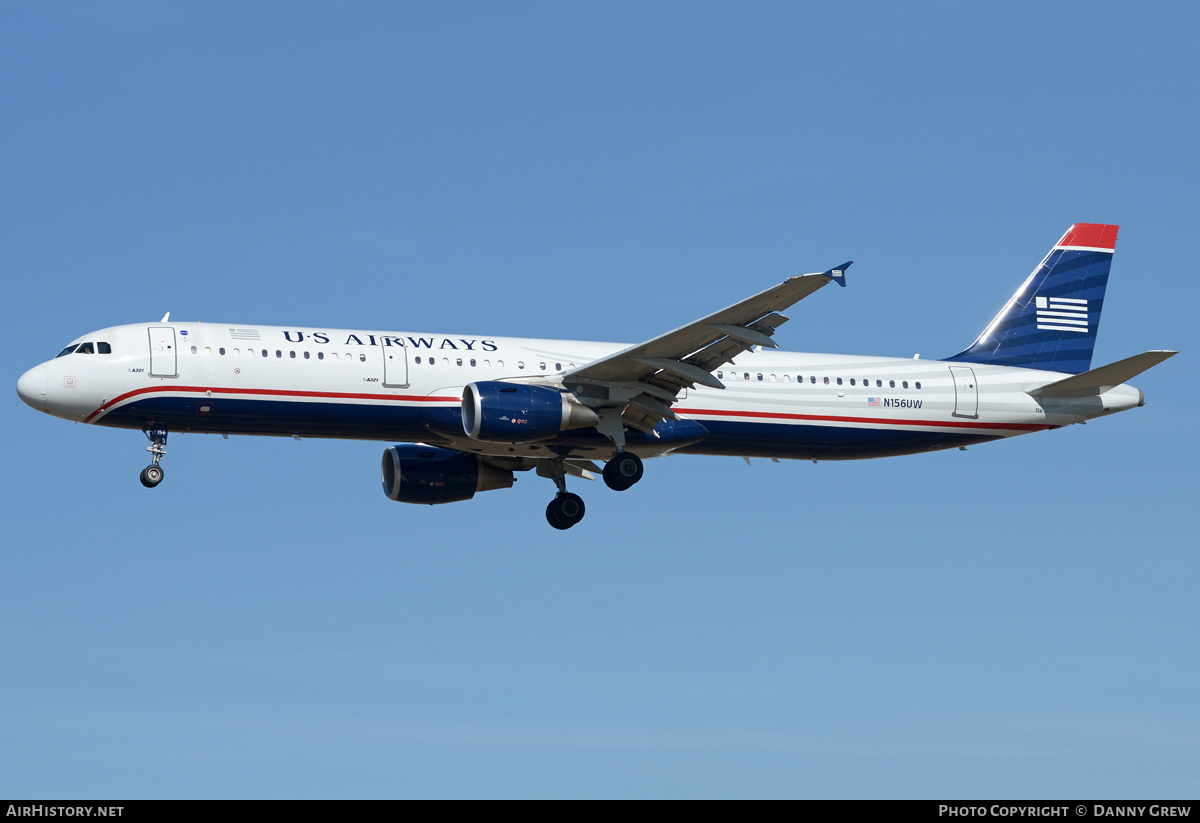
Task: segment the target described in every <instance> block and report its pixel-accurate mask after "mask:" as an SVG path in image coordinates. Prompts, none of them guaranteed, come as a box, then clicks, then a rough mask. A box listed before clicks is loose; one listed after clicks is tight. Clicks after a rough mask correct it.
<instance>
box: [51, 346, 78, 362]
mask: <svg viewBox="0 0 1200 823" xmlns="http://www.w3.org/2000/svg"><path fill="white" fill-rule="evenodd" d="M78 345H79V344H78V343H72V344H71V345H70V346H67V347H66V348H65V349H63V350H62V351H60V352H59V353H58V354H56V355H54V357H55V359H58V358H59V357H66V356H67V355H68V354H70V353H71V352H73V351H75V347H76V346H78Z"/></svg>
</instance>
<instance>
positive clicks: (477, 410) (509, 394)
mask: <svg viewBox="0 0 1200 823" xmlns="http://www.w3.org/2000/svg"><path fill="white" fill-rule="evenodd" d="M462 421H463V431H465V432H466V433H467V436H468V437H470V438H472V439H473V440H483V441H485V442H488V443H533V442H536V441H538V440H545V439H546V438H548V437H553V436H554V435H556V434H558V433H559V432H560V431H566V430H568V429H584V428H587V427H588V426H594V425H596V424H597V423H598V422H600V421H599V418H598V417H597V416H596V413H595V412H594V411H592V410H591V409H589V408H588V407H587V406H584V405H583V404H582V403H579V402H578V401H576V400H574V399H572V398H571V396H570V395H568V394H563V393H562V392H558V391H555V390H554V389H550V388H546V387H545V386H531V385H528V384H526V383H500V382H497V381H493V380H489V381H483V382H479V383H471V384H469V385H468V386H467V387H466V388H464V389H463V398H462Z"/></svg>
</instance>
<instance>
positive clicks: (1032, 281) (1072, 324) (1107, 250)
mask: <svg viewBox="0 0 1200 823" xmlns="http://www.w3.org/2000/svg"><path fill="white" fill-rule="evenodd" d="M1116 245H1117V226H1106V225H1101V224H1099V223H1076V224H1075V225H1073V226H1071V228H1069V229H1067V233H1066V234H1064V235H1063V236H1062V239H1061V240H1059V241H1058V243H1056V244H1055V245H1054V248H1052V249H1051V250H1050V253H1049V254H1048V255H1046V258H1045V259H1044V260H1042V262H1041V265H1039V266H1038V267H1037V268H1036V269H1034V270H1033V274H1031V275H1029V277H1028V278H1027V279H1026V280H1025V282H1024V283H1023V284H1021V288H1019V289H1017V293H1016V294H1014V295H1013V296H1012V297H1010V298H1009V299H1008V302H1007V303H1005V304H1004V308H1003V309H1001V310H1000V313H999V314H997V315H996V317H995V319H994V320H992V322H991V323H989V324H988V327H987V328H986V329H984V330H983V334H981V335H979V338H978V339H977V340H976V341H975V342H974V343H972V344H971V346H970V348H968V349H966V350H965V351H961V352H959V353H958V354H956V355H954V356H953V357H948V358H946V359H947V360H961V361H964V362H968V363H988V364H991V365H995V366H1020V367H1022V368H1026V369H1045V370H1047V371H1059V372H1068V373H1070V374H1079V373H1081V372H1085V371H1087V370H1088V369H1089V368H1091V365H1092V349H1094V348H1095V346H1096V332H1097V330H1098V329H1099V327H1100V310H1101V309H1103V308H1104V289H1105V287H1106V286H1107V285H1108V271H1109V268H1110V267H1111V266H1112V257H1113V250H1114V249H1115V248H1116Z"/></svg>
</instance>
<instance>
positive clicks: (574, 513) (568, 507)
mask: <svg viewBox="0 0 1200 823" xmlns="http://www.w3.org/2000/svg"><path fill="white" fill-rule="evenodd" d="M547 463H548V464H549V465H548V468H549V472H543V470H542V469H538V474H541V475H542V476H543V477H545V476H547V475H549V477H550V479H551V480H553V481H554V485H555V486H557V487H558V494H556V495H554V499H553V500H551V501H550V504H549V505H548V506H546V520H547V522H549V523H550V525H551V526H553V527H554V528H556V529H558V530H560V531H563V530H566V529H569V528H571V527H572V526H574V525H575V524H576V523H578V522H579V521H580V520H582V519H583V514H584V511H585V510H586V509H585V507H584V505H583V498H582V497H580V496H579V495H577V494H572V493H571V492H569V491H567V471H566V468H565V467H564V466H563V459H562V458H561V457H556V458H555V459H553V460H550V461H547Z"/></svg>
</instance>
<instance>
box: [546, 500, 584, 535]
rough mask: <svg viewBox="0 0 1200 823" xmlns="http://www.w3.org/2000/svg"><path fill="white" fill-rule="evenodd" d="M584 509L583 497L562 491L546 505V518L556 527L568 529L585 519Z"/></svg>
mask: <svg viewBox="0 0 1200 823" xmlns="http://www.w3.org/2000/svg"><path fill="white" fill-rule="evenodd" d="M584 510H585V509H584V505H583V498H582V497H580V496H579V495H577V494H572V493H571V492H568V491H561V492H559V493H558V494H556V495H554V499H553V500H551V501H550V504H549V505H548V506H546V520H547V521H549V523H550V525H551V526H553V527H554V528H556V529H559V530H566V529H569V528H571V527H572V526H574V525H575V524H576V523H578V522H579V521H580V520H582V519H583V513H584Z"/></svg>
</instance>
